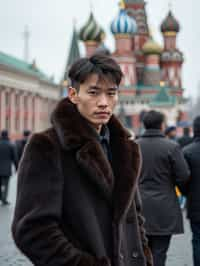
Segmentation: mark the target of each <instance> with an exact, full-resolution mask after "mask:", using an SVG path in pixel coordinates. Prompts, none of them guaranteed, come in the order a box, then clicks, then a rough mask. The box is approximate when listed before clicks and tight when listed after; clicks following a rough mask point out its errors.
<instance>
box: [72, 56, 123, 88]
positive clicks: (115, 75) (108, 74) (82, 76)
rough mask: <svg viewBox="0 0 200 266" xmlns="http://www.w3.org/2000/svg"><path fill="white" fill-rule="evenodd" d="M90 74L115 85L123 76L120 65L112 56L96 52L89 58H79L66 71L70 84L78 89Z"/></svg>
mask: <svg viewBox="0 0 200 266" xmlns="http://www.w3.org/2000/svg"><path fill="white" fill-rule="evenodd" d="M91 74H97V75H98V76H99V77H101V78H104V79H105V78H106V79H109V80H111V81H112V82H114V83H115V84H116V85H117V86H119V84H120V82H121V79H122V76H123V73H122V71H121V69H120V66H119V65H118V64H117V62H116V61H115V60H114V59H113V58H111V57H110V56H107V55H104V54H102V53H98V54H94V55H92V56H91V57H89V58H81V59H79V60H77V61H76V62H75V63H74V64H73V65H72V66H71V68H70V70H69V73H68V76H69V80H70V86H71V87H73V88H75V89H77V90H79V87H80V84H81V83H84V82H85V81H86V80H87V78H88V77H89V76H90V75H91Z"/></svg>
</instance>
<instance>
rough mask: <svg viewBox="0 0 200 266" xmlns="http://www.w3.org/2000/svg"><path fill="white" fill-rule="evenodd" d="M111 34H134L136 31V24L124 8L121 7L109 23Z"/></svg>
mask: <svg viewBox="0 0 200 266" xmlns="http://www.w3.org/2000/svg"><path fill="white" fill-rule="evenodd" d="M111 32H112V34H114V35H116V34H134V33H136V32H137V24H136V21H135V19H134V18H131V17H130V16H129V15H128V14H127V12H126V10H125V9H121V10H120V12H119V14H118V16H117V17H116V18H115V19H114V20H113V22H112V23H111Z"/></svg>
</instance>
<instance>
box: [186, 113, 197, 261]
mask: <svg viewBox="0 0 200 266" xmlns="http://www.w3.org/2000/svg"><path fill="white" fill-rule="evenodd" d="M193 132H194V139H193V142H192V143H191V144H189V145H187V146H186V147H185V148H184V149H183V152H184V156H185V159H186V160H187V162H188V164H189V167H190V170H191V179H190V181H189V184H188V185H187V188H188V191H187V192H188V193H187V211H188V218H189V219H190V224H191V229H192V235H193V239H192V246H193V261H194V266H199V265H200V116H197V117H196V118H195V119H194V122H193Z"/></svg>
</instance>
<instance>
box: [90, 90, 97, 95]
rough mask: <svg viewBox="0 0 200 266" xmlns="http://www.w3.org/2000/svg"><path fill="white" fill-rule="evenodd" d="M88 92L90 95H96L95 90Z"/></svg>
mask: <svg viewBox="0 0 200 266" xmlns="http://www.w3.org/2000/svg"><path fill="white" fill-rule="evenodd" d="M88 93H89V94H91V95H96V94H97V91H88Z"/></svg>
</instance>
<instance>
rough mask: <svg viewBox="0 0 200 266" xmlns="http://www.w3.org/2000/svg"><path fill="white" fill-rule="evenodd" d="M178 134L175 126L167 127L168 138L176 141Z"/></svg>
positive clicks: (166, 134)
mask: <svg viewBox="0 0 200 266" xmlns="http://www.w3.org/2000/svg"><path fill="white" fill-rule="evenodd" d="M176 134H177V132H176V127H175V126H169V127H167V128H166V129H165V136H166V137H167V138H168V139H171V140H174V141H176V140H177V137H176Z"/></svg>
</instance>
